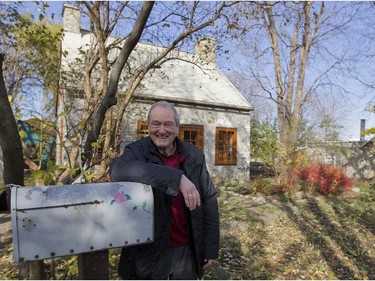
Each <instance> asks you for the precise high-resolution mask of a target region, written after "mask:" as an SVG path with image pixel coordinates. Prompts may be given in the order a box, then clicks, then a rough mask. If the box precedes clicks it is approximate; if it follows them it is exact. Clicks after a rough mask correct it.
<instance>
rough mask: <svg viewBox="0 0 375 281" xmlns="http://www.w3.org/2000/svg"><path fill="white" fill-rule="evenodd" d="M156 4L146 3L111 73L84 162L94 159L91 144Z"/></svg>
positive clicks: (113, 101)
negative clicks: (125, 66)
mask: <svg viewBox="0 0 375 281" xmlns="http://www.w3.org/2000/svg"><path fill="white" fill-rule="evenodd" d="M154 4H155V2H153V1H145V2H144V3H143V6H142V10H141V12H140V14H139V16H138V18H137V21H136V22H135V24H134V27H133V30H132V32H131V34H130V36H129V38H128V39H127V40H126V41H125V43H124V46H123V47H122V49H121V52H120V55H119V56H118V58H117V59H116V62H115V64H114V66H113V69H112V71H111V75H110V78H109V82H108V87H107V91H106V93H105V96H104V98H103V100H102V102H101V103H100V105H99V107H98V109H97V110H96V112H95V113H94V116H93V120H94V123H93V126H92V128H91V129H90V131H89V133H88V136H87V140H86V141H85V144H84V162H90V161H91V157H92V148H91V144H92V143H93V142H95V141H96V140H97V139H98V136H99V134H100V130H101V128H102V126H103V122H104V119H105V114H106V112H107V111H108V109H109V108H110V107H112V106H113V105H115V104H116V93H117V88H118V82H119V79H120V75H121V72H122V70H123V68H124V65H125V63H126V62H127V60H128V58H129V56H130V54H131V52H132V51H133V49H134V48H135V46H136V45H137V43H138V41H139V39H140V37H141V35H142V33H143V30H144V28H145V26H146V22H147V20H148V18H149V16H150V14H151V11H152V8H153V6H154Z"/></svg>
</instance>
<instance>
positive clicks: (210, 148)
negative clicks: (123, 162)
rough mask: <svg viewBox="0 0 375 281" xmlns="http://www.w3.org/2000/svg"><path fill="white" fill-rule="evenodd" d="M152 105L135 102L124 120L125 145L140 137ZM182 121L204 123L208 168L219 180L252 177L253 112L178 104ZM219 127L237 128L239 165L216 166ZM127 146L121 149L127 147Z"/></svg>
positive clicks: (231, 180) (229, 180) (242, 179)
mask: <svg viewBox="0 0 375 281" xmlns="http://www.w3.org/2000/svg"><path fill="white" fill-rule="evenodd" d="M150 106H151V104H142V103H132V104H129V106H128V107H127V109H126V114H125V117H124V120H123V125H124V129H123V133H122V140H123V147H124V146H125V145H126V144H128V143H130V142H132V141H134V140H135V139H136V130H137V128H136V126H137V121H141V120H142V121H146V115H147V112H148V109H149V108H150ZM176 108H177V111H178V112H179V114H180V121H181V124H189V125H201V126H203V134H204V136H203V149H204V154H205V156H206V162H207V168H208V170H209V172H210V175H211V177H212V179H213V181H214V182H215V183H220V182H244V181H247V180H249V177H250V170H249V167H250V144H249V143H250V115H249V114H248V113H243V114H241V113H238V112H231V111H226V110H217V109H216V110H215V109H207V108H202V107H193V106H186V105H176ZM216 127H228V128H237V165H215V131H216ZM123 147H122V149H121V151H122V150H123Z"/></svg>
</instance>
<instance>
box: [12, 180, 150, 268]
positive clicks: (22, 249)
mask: <svg viewBox="0 0 375 281" xmlns="http://www.w3.org/2000/svg"><path fill="white" fill-rule="evenodd" d="M11 195H12V196H11V200H12V202H11V218H12V230H13V247H14V261H15V262H16V263H18V262H23V261H31V260H40V259H45V258H52V257H58V256H66V255H72V254H79V253H87V252H92V251H97V250H103V249H109V248H116V247H124V246H130V245H134V244H141V243H147V242H151V241H153V228H154V225H153V213H154V204H153V195H152V189H151V187H150V186H148V185H144V184H141V183H135V182H111V183H97V184H76V185H62V186H35V187H20V186H15V187H13V188H12V194H11Z"/></svg>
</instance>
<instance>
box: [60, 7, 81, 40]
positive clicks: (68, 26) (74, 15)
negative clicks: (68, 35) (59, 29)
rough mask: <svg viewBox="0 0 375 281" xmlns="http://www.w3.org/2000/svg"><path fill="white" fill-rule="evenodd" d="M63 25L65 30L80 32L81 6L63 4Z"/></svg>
mask: <svg viewBox="0 0 375 281" xmlns="http://www.w3.org/2000/svg"><path fill="white" fill-rule="evenodd" d="M63 26H64V30H65V31H69V32H74V33H81V8H79V7H75V6H71V5H66V4H65V5H64V8H63Z"/></svg>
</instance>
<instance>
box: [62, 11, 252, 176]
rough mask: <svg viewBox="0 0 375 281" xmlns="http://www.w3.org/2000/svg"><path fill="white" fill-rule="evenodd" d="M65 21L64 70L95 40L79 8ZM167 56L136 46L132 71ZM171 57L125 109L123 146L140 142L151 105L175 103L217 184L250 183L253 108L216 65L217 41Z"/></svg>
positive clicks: (183, 131) (184, 130)
mask: <svg viewBox="0 0 375 281" xmlns="http://www.w3.org/2000/svg"><path fill="white" fill-rule="evenodd" d="M63 20H64V23H63V24H64V39H63V42H62V52H65V51H67V52H68V56H67V57H65V58H63V61H62V68H64V67H65V66H67V65H68V64H69V62H72V61H73V60H74V58H75V56H77V55H78V53H79V52H78V49H79V48H85V46H86V45H87V44H90V42H91V40H92V34H90V32H88V31H86V30H83V29H81V28H80V10H79V9H78V8H77V7H72V6H67V5H65V6H64V11H63ZM113 40H114V39H113ZM163 50H164V48H163V47H159V46H155V45H151V44H146V43H138V44H137V46H136V48H135V50H134V51H133V53H132V57H131V58H130V63H131V64H132V66H133V67H132V69H134V68H137V67H138V66H140V65H142V62H144V61H145V60H150V58H152V57H153V56H155V54H157V53H158V52H160V51H163ZM171 56H178V58H179V59H173V60H168V61H167V62H165V63H163V64H161V65H160V66H159V67H158V68H155V69H152V70H151V71H150V72H149V73H148V74H147V75H146V76H145V77H144V79H143V80H142V82H141V85H140V86H139V87H138V88H137V90H136V92H135V94H134V96H133V98H132V101H131V103H130V104H129V105H128V107H127V108H126V111H125V115H124V116H125V117H124V118H123V131H122V134H121V139H122V144H123V146H125V145H126V144H128V143H130V142H132V141H134V140H136V139H138V138H140V137H142V133H144V132H145V130H146V129H147V123H146V115H147V112H148V109H149V108H150V106H151V104H152V103H154V102H156V101H160V100H166V101H169V102H171V103H173V104H174V105H175V106H176V108H177V110H178V112H179V114H180V119H181V126H180V132H179V136H180V138H182V139H184V140H186V141H189V142H191V143H193V144H195V145H196V146H197V147H198V148H200V149H201V150H202V151H203V152H204V153H205V155H206V162H207V166H208V170H209V172H210V174H211V176H212V179H213V181H214V182H215V183H218V182H234V181H238V182H243V181H246V180H248V179H249V164H250V112H251V111H252V110H253V108H252V106H251V105H250V104H249V103H248V102H247V101H246V99H245V98H244V97H243V96H242V95H241V93H240V92H239V91H238V90H237V89H236V87H235V86H234V85H233V84H232V83H231V82H230V81H229V79H228V78H227V77H226V76H225V75H224V74H223V73H222V72H221V70H220V69H219V68H218V66H217V65H216V53H215V41H214V40H212V39H209V38H203V39H202V40H200V41H198V42H197V44H196V47H195V52H182V51H178V50H175V51H173V52H171ZM125 76H126V73H125V74H124V77H123V80H122V82H120V86H119V91H121V89H122V87H123V85H126V81H127V80H126V77H125ZM75 86H76V85H75ZM67 91H69V89H62V92H61V100H60V105H62V104H63V103H64V102H65V103H66V102H68V98H65V99H64V95H66V94H67ZM74 103H75V104H77V103H76V102H74ZM61 122H62V121H61ZM61 124H63V123H61ZM66 130H67V128H64V124H63V125H61V128H60V132H61V136H64V135H65V133H66ZM57 147H58V148H59V146H58V145H57ZM63 154H64V153H63V151H60V152H59V151H58V152H57V155H60V161H63V159H62V158H63Z"/></svg>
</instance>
